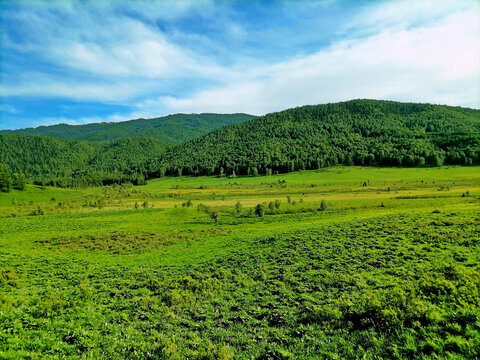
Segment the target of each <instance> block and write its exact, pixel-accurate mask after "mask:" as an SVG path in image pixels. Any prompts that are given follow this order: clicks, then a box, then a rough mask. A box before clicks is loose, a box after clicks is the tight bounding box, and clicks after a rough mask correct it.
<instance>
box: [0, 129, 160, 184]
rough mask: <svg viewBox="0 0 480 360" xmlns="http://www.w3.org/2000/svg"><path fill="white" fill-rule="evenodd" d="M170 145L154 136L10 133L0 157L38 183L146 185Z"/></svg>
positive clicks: (0, 138) (1, 141)
mask: <svg viewBox="0 0 480 360" xmlns="http://www.w3.org/2000/svg"><path fill="white" fill-rule="evenodd" d="M168 146H169V144H167V143H165V142H163V141H160V140H157V139H153V138H125V139H120V140H114V141H110V142H101V143H100V142H88V141H75V140H63V139H55V138H49V137H43V136H23V135H16V134H7V135H0V161H1V162H3V163H5V164H6V165H7V166H8V168H9V169H11V170H12V171H13V172H16V173H20V172H23V173H25V175H26V176H27V177H28V178H29V179H31V180H32V182H34V183H35V184H37V185H51V186H59V187H85V186H99V185H111V184H122V183H128V182H129V183H132V184H134V185H143V184H145V181H146V178H147V176H148V174H149V173H150V172H151V171H150V167H151V164H152V161H153V160H156V159H158V157H160V156H161V155H162V154H163V153H164V152H165V149H166V148H167V147H168Z"/></svg>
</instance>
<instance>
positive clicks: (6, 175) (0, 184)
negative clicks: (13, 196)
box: [0, 162, 12, 192]
mask: <svg viewBox="0 0 480 360" xmlns="http://www.w3.org/2000/svg"><path fill="white" fill-rule="evenodd" d="M11 188H12V178H11V176H10V171H8V168H7V167H6V166H5V164H3V163H1V162H0V191H1V192H9V191H10V189H11Z"/></svg>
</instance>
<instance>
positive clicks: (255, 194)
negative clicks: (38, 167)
mask: <svg viewBox="0 0 480 360" xmlns="http://www.w3.org/2000/svg"><path fill="white" fill-rule="evenodd" d="M322 201H323V204H324V205H323V206H322ZM238 203H239V204H240V205H237V204H238ZM258 204H263V208H264V213H262V215H263V216H258V215H257V214H256V212H255V207H256V206H257V205H258ZM213 210H215V213H216V214H217V215H218V217H217V218H216V221H215V218H214V216H212V211H213ZM479 210H480V167H474V166H472V167H440V168H374V167H334V168H327V169H322V170H318V171H302V172H297V173H290V174H283V175H276V176H268V177H267V176H259V177H236V178H229V177H225V178H218V177H179V178H173V177H167V178H161V179H156V180H151V181H149V182H148V184H147V185H145V186H137V187H131V186H112V187H105V188H89V189H59V188H50V187H38V186H33V185H29V186H28V187H27V190H26V191H12V192H10V193H1V194H0V359H23V358H26V359H62V358H69V359H118V358H126V359H186V358H188V359H317V358H318V359H345V358H346V359H357V358H362V359H364V358H366V359H381V358H383V359H395V358H398V359H400V358H419V359H420V358H427V359H447V358H448V359H465V358H467V359H468V358H470V359H475V358H478V357H480V211H479Z"/></svg>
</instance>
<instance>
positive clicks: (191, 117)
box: [0, 114, 254, 144]
mask: <svg viewBox="0 0 480 360" xmlns="http://www.w3.org/2000/svg"><path fill="white" fill-rule="evenodd" d="M253 118H254V116H252V115H248V114H175V115H168V116H164V117H158V118H153V119H136V120H129V121H122V122H118V123H92V124H86V125H67V124H58V125H51V126H39V127H36V128H27V129H19V130H2V131H0V134H6V133H14V134H20V135H42V136H50V137H55V138H59V139H71V140H88V141H106V140H117V139H122V138H126V137H145V136H146V137H152V138H155V139H158V140H163V141H165V142H168V143H171V144H180V143H183V142H185V141H188V140H190V139H193V138H195V137H198V136H201V135H204V134H206V133H208V132H210V131H213V130H216V129H218V128H220V127H223V126H227V125H232V124H237V123H241V122H244V121H247V120H250V119H253Z"/></svg>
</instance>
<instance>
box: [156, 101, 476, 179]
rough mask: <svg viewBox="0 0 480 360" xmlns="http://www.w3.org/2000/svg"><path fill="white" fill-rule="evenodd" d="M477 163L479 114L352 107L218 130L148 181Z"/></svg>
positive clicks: (403, 106)
mask: <svg viewBox="0 0 480 360" xmlns="http://www.w3.org/2000/svg"><path fill="white" fill-rule="evenodd" d="M479 161H480V111H479V110H473V109H467V108H459V107H449V106H441V105H430V104H413V103H399V102H392V101H377V100H352V101H347V102H342V103H336V104H325V105H316V106H303V107H299V108H294V109H289V110H285V111H282V112H277V113H272V114H268V115H265V116H262V117H259V118H256V119H253V120H251V121H248V122H246V123H242V124H237V125H232V126H229V127H226V128H222V129H219V130H217V131H214V132H212V133H209V134H207V135H205V136H202V137H200V138H196V139H193V140H191V141H189V142H187V143H185V144H182V145H180V146H177V147H175V148H172V149H170V150H169V151H167V152H166V154H165V155H164V156H163V157H162V158H161V159H160V161H159V163H158V165H157V169H156V171H155V172H154V174H153V175H154V176H161V175H163V174H164V173H166V174H174V175H175V174H180V173H181V174H193V175H200V174H220V173H222V172H223V173H224V174H226V175H231V174H233V172H235V174H237V175H238V174H256V173H257V172H258V173H266V174H270V173H275V172H288V171H295V170H302V169H317V168H321V167H325V166H331V165H336V164H345V165H388V166H423V165H434V166H435V165H436V166H439V165H442V164H444V163H445V164H462V165H469V164H472V163H479Z"/></svg>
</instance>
